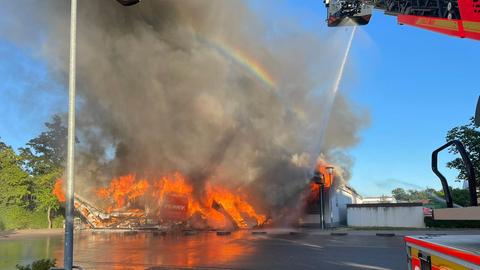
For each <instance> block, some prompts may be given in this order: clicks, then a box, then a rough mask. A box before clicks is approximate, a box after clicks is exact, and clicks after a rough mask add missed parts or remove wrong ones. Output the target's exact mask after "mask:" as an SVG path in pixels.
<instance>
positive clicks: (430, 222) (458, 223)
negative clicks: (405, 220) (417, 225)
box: [425, 217, 480, 228]
mask: <svg viewBox="0 0 480 270" xmlns="http://www.w3.org/2000/svg"><path fill="white" fill-rule="evenodd" d="M425 225H426V226H427V227H429V228H480V221H478V220H434V219H433V218H431V217H425Z"/></svg>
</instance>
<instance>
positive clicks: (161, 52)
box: [0, 0, 369, 228]
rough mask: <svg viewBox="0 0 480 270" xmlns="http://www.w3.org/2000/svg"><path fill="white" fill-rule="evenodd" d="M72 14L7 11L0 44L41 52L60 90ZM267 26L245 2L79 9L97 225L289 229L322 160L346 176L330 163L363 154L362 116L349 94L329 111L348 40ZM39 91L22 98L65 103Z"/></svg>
mask: <svg viewBox="0 0 480 270" xmlns="http://www.w3.org/2000/svg"><path fill="white" fill-rule="evenodd" d="M272 3H273V2H272ZM68 11H69V3H67V2H66V1H26V0H17V1H8V2H7V3H5V4H4V5H3V6H2V12H4V14H5V15H6V16H7V17H8V16H10V15H9V14H15V17H16V18H15V20H9V19H8V18H7V19H6V20H5V22H4V23H3V24H1V25H0V33H1V34H2V37H5V39H8V40H9V41H11V42H12V43H14V44H16V45H18V46H24V47H26V48H27V49H26V50H25V51H27V52H29V51H34V52H36V53H35V55H34V57H36V58H38V61H40V62H42V63H45V67H46V75H45V77H48V79H51V80H52V81H54V82H55V83H58V85H63V82H64V81H66V74H67V73H68V72H67V71H68V61H67V60H68V51H69V44H68V40H69V39H68V37H69V28H68V23H66V22H68V21H69V16H70V14H69V12H68ZM18 18H21V19H18ZM265 19H266V18H265V16H262V14H260V13H258V12H257V11H255V10H253V9H252V7H251V6H249V4H248V1H241V0H232V1H221V0H205V1H177V0H165V1H143V2H142V4H141V5H136V6H133V7H130V8H124V7H122V6H120V5H118V4H117V3H116V2H115V1H90V2H88V3H79V9H78V22H79V23H78V44H77V54H78V59H77V72H78V80H77V82H78V85H77V88H78V91H77V93H78V99H79V102H78V107H77V108H78V114H77V121H76V124H77V134H76V135H77V138H78V144H77V148H76V150H77V151H76V154H77V155H76V160H77V162H76V172H75V179H76V181H75V190H76V192H77V198H79V200H77V202H78V203H80V205H78V206H81V207H77V210H78V211H84V212H85V215H84V216H89V217H90V218H91V219H92V220H94V219H95V220H96V221H95V222H91V226H92V227H95V226H100V225H95V224H97V223H98V222H100V223H101V224H110V225H105V226H114V227H115V226H116V227H122V226H124V225H123V224H126V223H122V222H124V221H125V222H127V221H128V222H133V221H134V220H135V219H131V218H129V216H135V215H138V217H136V219H137V220H142V221H141V223H142V224H149V223H153V224H160V225H162V224H166V223H170V224H171V225H169V226H174V225H175V224H182V226H183V225H188V226H192V227H198V228H203V227H204V228H217V227H221V226H227V224H228V223H231V225H230V226H232V227H239V228H245V227H254V226H258V225H261V224H263V223H265V222H268V220H269V217H270V218H271V219H272V220H274V221H275V222H277V223H279V224H280V225H287V224H291V223H292V221H293V220H298V215H297V213H298V212H299V211H297V210H298V203H299V199H300V197H301V194H302V191H303V190H304V188H305V186H306V185H308V184H307V182H308V179H307V178H308V176H307V174H309V172H310V170H311V168H310V167H311V166H310V165H311V164H313V163H314V161H315V160H316V158H317V156H318V155H319V152H322V153H325V154H326V155H327V157H328V159H329V160H330V159H332V160H334V162H333V163H335V164H336V165H338V166H340V167H345V169H346V171H348V167H350V165H351V164H350V163H349V162H348V161H347V162H344V160H343V159H336V156H337V154H338V153H343V152H344V151H345V150H346V149H349V148H350V147H352V146H354V145H355V144H356V143H357V142H358V140H359V136H358V131H359V130H360V129H362V128H363V127H365V126H366V125H367V124H368V121H369V117H368V112H365V111H364V110H362V109H359V108H357V107H356V106H355V105H354V104H352V103H351V102H350V101H349V99H348V98H347V97H346V96H345V95H344V94H343V93H342V91H340V92H339V93H338V94H337V95H336V96H335V98H334V102H333V103H332V105H327V104H326V100H331V99H330V98H328V97H330V96H331V95H332V90H331V88H332V87H331V86H332V85H333V84H334V83H333V81H332V78H335V77H336V73H337V68H336V67H335V66H334V65H332V64H333V63H337V62H338V59H341V57H342V55H343V54H344V51H343V47H344V45H345V41H346V38H347V36H345V35H344V34H343V33H342V32H338V33H330V32H329V33H312V32H311V31H310V30H306V29H304V28H303V26H301V25H299V24H298V22H297V21H296V20H295V19H294V18H282V24H283V23H285V25H289V27H288V28H289V29H290V31H286V32H284V33H283V32H282V33H281V34H278V33H279V32H277V31H271V30H272V27H271V26H272V24H271V23H272V22H270V23H269V22H267V21H265ZM11 22H16V23H15V24H12V23H11ZM273 25H276V24H273ZM40 30H41V31H40ZM36 33H37V34H36ZM38 33H42V34H41V35H38ZM292 52H295V53H292ZM339 64H340V63H339ZM349 72H351V71H349ZM349 72H347V73H346V74H345V78H346V79H348V78H350V77H352V76H351V74H349ZM42 77H43V76H42ZM38 84H39V85H40V86H41V89H36V88H34V87H33V86H32V89H34V90H32V93H35V95H32V93H30V92H28V91H27V90H26V94H25V95H26V98H25V100H31V96H38V95H39V93H38V91H59V93H57V92H55V93H54V94H55V95H58V96H62V95H63V96H64V95H65V94H66V93H65V92H62V90H63V88H62V87H51V89H50V87H45V83H44V81H41V82H39V83H38ZM32 85H34V82H32ZM52 89H54V90H52ZM58 89H61V90H58ZM33 91H34V92H33ZM49 93H50V92H49ZM27 97H28V98H27ZM60 101H63V100H61V99H60ZM57 105H58V106H57ZM30 107H31V106H30ZM30 107H29V108H28V111H31V110H32V108H30ZM51 107H52V108H63V103H61V104H53V105H52V106H51ZM26 111H27V110H26ZM325 115H328V119H329V120H330V121H329V122H328V123H323V122H322V121H320V119H322V118H324V117H323V116H325ZM325 118H327V117H325ZM321 131H324V132H321ZM320 133H323V134H325V138H324V139H322V145H321V147H317V146H316V145H317V144H318V140H319V138H318V137H319V136H318V134H320ZM322 137H323V136H322ZM305 153H309V154H308V155H307V154H305ZM306 156H309V158H305V160H307V161H304V157H306ZM175 172H178V173H175ZM162 179H163V180H162ZM165 179H167V180H165ZM182 179H183V180H182ZM344 179H348V173H345V177H344ZM164 180H165V181H164ZM182 181H183V182H182ZM330 190H332V189H330ZM187 202H188V203H187ZM80 208H81V209H83V210H80ZM285 209H287V210H285ZM120 213H128V215H120ZM115 216H117V217H115ZM108 219H109V221H108V222H107V220H108ZM120 219H121V220H120ZM166 220H168V221H169V222H165V221H166ZM282 220H285V221H284V222H281V221H282ZM160 225H159V226H160Z"/></svg>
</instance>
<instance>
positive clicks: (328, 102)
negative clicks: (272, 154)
mask: <svg viewBox="0 0 480 270" xmlns="http://www.w3.org/2000/svg"><path fill="white" fill-rule="evenodd" d="M356 29H357V27H356V26H354V27H353V30H352V32H351V34H350V39H349V40H348V44H347V48H346V49H345V54H344V55H343V59H342V62H341V64H340V68H339V70H338V73H337V77H336V79H335V82H334V84H333V88H332V90H331V91H330V92H329V93H327V97H326V99H325V108H324V111H323V114H322V119H321V122H320V131H319V136H318V141H317V144H316V147H314V148H313V150H314V151H313V153H315V154H316V155H315V156H314V157H318V156H319V155H320V153H321V151H322V147H323V143H324V140H325V132H326V130H327V128H328V123H329V121H330V115H331V114H332V109H333V103H334V102H335V98H336V96H337V92H338V88H339V87H340V82H341V81H342V78H343V73H344V70H345V65H346V63H347V60H348V55H349V54H350V48H351V47H352V41H353V37H354V36H355V31H356ZM313 162H314V166H313V167H315V164H316V161H313Z"/></svg>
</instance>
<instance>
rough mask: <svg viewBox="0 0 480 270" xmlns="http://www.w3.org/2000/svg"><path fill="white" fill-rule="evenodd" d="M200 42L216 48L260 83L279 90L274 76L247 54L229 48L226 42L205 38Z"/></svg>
mask: <svg viewBox="0 0 480 270" xmlns="http://www.w3.org/2000/svg"><path fill="white" fill-rule="evenodd" d="M200 40H202V41H205V42H206V43H207V44H208V45H210V46H211V47H212V48H214V49H215V50H216V51H217V52H218V53H220V54H221V55H223V56H225V57H227V58H228V59H231V60H232V61H234V62H235V63H237V64H238V65H240V66H242V67H243V68H245V69H246V70H248V71H249V72H250V73H251V74H253V75H254V76H255V77H256V78H257V79H258V80H259V81H261V82H263V83H264V84H266V85H267V86H268V87H270V88H271V89H273V90H276V89H277V84H276V83H275V80H274V79H273V77H272V75H271V74H270V73H269V72H268V70H267V69H266V68H265V67H263V66H262V65H261V63H259V62H258V61H257V60H256V59H254V58H252V57H250V56H249V55H247V54H246V53H245V52H243V51H241V50H240V49H238V48H234V47H232V46H229V45H228V44H226V43H225V42H221V41H212V40H205V39H203V38H201V39H200Z"/></svg>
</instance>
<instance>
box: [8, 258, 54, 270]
mask: <svg viewBox="0 0 480 270" xmlns="http://www.w3.org/2000/svg"><path fill="white" fill-rule="evenodd" d="M56 264H57V261H56V260H55V259H44V260H38V261H34V262H33V263H32V265H31V266H30V264H28V265H27V266H22V265H18V264H17V265H16V268H17V269H18V270H49V269H50V268H51V267H54V266H55V265H56Z"/></svg>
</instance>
